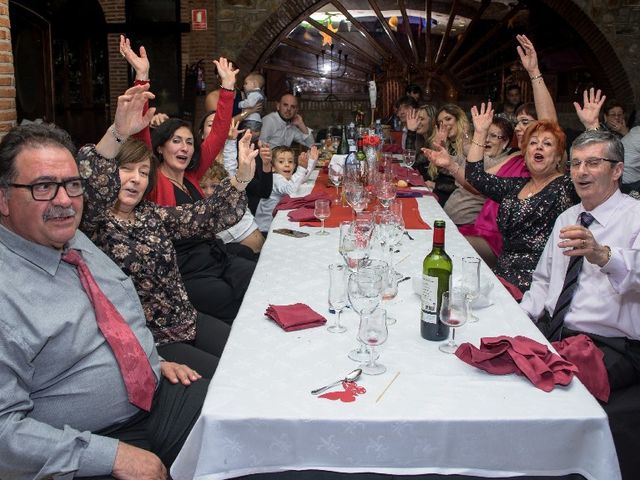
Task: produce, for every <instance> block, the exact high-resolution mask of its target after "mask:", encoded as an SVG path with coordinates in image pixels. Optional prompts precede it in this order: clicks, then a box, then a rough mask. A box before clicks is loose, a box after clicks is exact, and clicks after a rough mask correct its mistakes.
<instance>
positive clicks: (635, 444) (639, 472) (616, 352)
mask: <svg viewBox="0 0 640 480" xmlns="http://www.w3.org/2000/svg"><path fill="white" fill-rule="evenodd" d="M579 333H582V332H576V331H574V330H570V329H568V328H566V327H563V329H562V338H566V337H569V336H573V335H577V334H579ZM585 335H587V336H589V337H590V338H591V340H593V343H594V344H595V345H596V346H597V347H598V348H599V349H600V350H601V351H602V352H603V353H604V365H605V367H606V369H607V375H608V377H609V386H610V387H611V394H610V396H609V401H608V402H607V403H606V404H602V408H603V409H604V411H605V412H607V417H608V418H609V427H610V428H611V433H612V435H613V442H614V444H615V446H616V452H617V454H618V462H619V463H620V470H621V471H622V478H623V479H624V480H637V479H640V455H638V452H639V451H640V342H638V341H637V340H631V339H628V338H623V337H602V336H600V335H595V334H592V333H585Z"/></svg>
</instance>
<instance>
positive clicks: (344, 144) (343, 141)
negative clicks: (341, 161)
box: [338, 126, 349, 155]
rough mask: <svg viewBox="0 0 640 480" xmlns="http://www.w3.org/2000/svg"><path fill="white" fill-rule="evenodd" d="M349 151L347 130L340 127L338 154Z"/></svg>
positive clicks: (344, 153)
mask: <svg viewBox="0 0 640 480" xmlns="http://www.w3.org/2000/svg"><path fill="white" fill-rule="evenodd" d="M347 153H349V142H348V141H347V130H346V129H345V128H344V126H343V127H342V138H341V139H340V145H339V146H338V154H339V155H346V154H347Z"/></svg>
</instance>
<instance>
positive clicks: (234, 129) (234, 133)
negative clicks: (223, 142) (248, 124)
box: [227, 119, 244, 140]
mask: <svg viewBox="0 0 640 480" xmlns="http://www.w3.org/2000/svg"><path fill="white" fill-rule="evenodd" d="M239 124H240V120H233V119H231V125H230V126H229V134H228V135H227V138H228V139H229V140H235V139H236V138H238V135H239V134H240V133H243V132H244V130H238V125H239Z"/></svg>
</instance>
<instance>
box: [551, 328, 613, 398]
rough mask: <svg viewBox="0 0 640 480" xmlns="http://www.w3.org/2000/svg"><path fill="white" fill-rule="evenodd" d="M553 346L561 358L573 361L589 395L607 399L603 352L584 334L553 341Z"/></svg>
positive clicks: (607, 388)
mask: <svg viewBox="0 0 640 480" xmlns="http://www.w3.org/2000/svg"><path fill="white" fill-rule="evenodd" d="M551 345H553V348H555V349H556V350H557V352H558V353H559V354H560V356H561V357H562V358H564V359H565V360H567V361H569V362H571V363H573V364H574V365H575V366H576V367H578V369H579V371H578V373H576V376H577V377H578V378H579V379H580V381H581V382H582V383H584V386H585V387H587V390H589V392H591V395H593V396H594V397H596V398H597V399H598V400H600V401H602V402H608V401H609V393H610V387H609V375H608V374H607V369H606V367H605V366H604V353H603V352H602V350H600V349H599V348H598V347H596V345H595V344H594V343H593V340H591V339H590V338H589V337H588V336H586V335H584V334H580V335H573V336H571V337H567V338H565V339H564V340H560V341H558V342H553V343H552V344H551Z"/></svg>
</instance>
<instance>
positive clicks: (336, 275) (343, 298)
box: [327, 264, 347, 333]
mask: <svg viewBox="0 0 640 480" xmlns="http://www.w3.org/2000/svg"><path fill="white" fill-rule="evenodd" d="M346 306H347V266H346V265H338V264H332V265H329V307H330V308H332V309H333V310H335V312H336V321H335V323H333V324H332V325H330V326H328V327H327V330H329V331H330V332H331V333H344V332H346V331H347V329H346V328H345V327H344V326H343V325H342V324H340V314H341V313H342V310H344V308H345V307H346Z"/></svg>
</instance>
